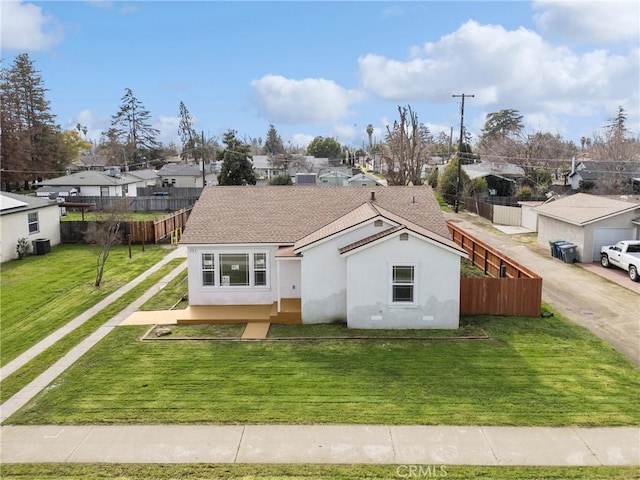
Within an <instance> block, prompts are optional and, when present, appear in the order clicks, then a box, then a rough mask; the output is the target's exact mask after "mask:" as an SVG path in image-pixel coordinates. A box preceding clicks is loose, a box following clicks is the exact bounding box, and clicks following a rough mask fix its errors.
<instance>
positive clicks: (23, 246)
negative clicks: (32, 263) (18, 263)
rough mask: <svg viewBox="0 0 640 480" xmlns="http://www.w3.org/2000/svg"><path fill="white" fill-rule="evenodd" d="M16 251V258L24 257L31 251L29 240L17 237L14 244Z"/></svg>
mask: <svg viewBox="0 0 640 480" xmlns="http://www.w3.org/2000/svg"><path fill="white" fill-rule="evenodd" d="M16 253H17V254H18V260H22V259H23V258H24V257H26V256H27V255H29V254H30V253H31V244H30V243H29V240H27V239H26V238H24V237H22V238H19V239H18V244H17V245H16Z"/></svg>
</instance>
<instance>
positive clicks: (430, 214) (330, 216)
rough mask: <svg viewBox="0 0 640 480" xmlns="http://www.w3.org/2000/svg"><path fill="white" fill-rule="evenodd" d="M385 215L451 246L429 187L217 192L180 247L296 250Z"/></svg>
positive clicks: (199, 210)
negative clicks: (310, 238)
mask: <svg viewBox="0 0 640 480" xmlns="http://www.w3.org/2000/svg"><path fill="white" fill-rule="evenodd" d="M372 195H373V198H372ZM371 207H374V208H371ZM380 209H383V210H384V212H385V213H384V214H383V216H385V217H387V218H388V217H394V218H395V219H394V218H390V219H391V220H393V221H396V223H402V224H405V225H407V226H408V228H409V229H411V227H410V226H409V225H410V224H413V225H416V226H417V227H419V228H421V229H425V230H427V231H429V232H431V233H432V234H434V235H437V236H438V237H441V238H442V239H443V240H447V241H450V240H449V239H450V238H451V237H450V235H449V232H448V230H447V226H446V223H445V219H444V215H443V214H442V212H441V211H440V207H439V206H438V203H437V202H436V199H435V197H434V195H433V191H432V190H431V188H430V187H428V186H420V187H382V188H381V187H372V188H367V187H350V188H347V187H341V186H326V187H323V188H318V187H317V186H238V187H235V186H215V187H214V186H212V187H206V188H205V189H204V190H203V192H202V194H201V195H200V198H199V199H198V201H197V203H196V205H195V206H194V209H193V211H192V213H191V216H190V217H189V220H188V222H187V225H186V227H185V231H184V234H183V236H182V240H181V242H180V243H181V244H183V245H206V244H252V243H267V244H278V245H293V244H295V243H296V242H297V241H299V240H301V239H304V238H305V237H307V236H310V235H312V234H314V232H317V233H316V234H314V237H315V236H318V237H319V238H322V237H323V236H326V235H331V234H333V233H335V232H337V231H340V228H342V227H344V226H345V225H347V224H349V222H351V223H353V222H356V224H357V222H358V221H364V220H362V219H365V218H372V217H370V216H371V215H374V211H375V210H377V211H378V213H376V215H378V214H380V213H381V212H382V211H383V210H380ZM341 219H342V221H343V223H344V225H342V224H341V223H340V222H341ZM398 220H401V221H398ZM334 222H336V223H334ZM332 223H333V225H331V224H332ZM346 228H348V227H346ZM321 229H323V230H322V231H321V232H320V230H321ZM451 243H452V242H451Z"/></svg>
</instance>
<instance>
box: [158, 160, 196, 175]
mask: <svg viewBox="0 0 640 480" xmlns="http://www.w3.org/2000/svg"><path fill="white" fill-rule="evenodd" d="M158 175H159V176H161V177H198V176H202V170H200V167H198V166H197V165H190V164H187V163H168V164H166V165H163V166H162V168H161V169H160V170H158Z"/></svg>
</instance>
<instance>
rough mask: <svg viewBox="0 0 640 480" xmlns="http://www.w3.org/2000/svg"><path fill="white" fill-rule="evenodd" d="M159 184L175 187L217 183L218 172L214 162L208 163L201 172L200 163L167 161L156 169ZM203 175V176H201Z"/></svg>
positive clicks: (199, 186)
mask: <svg viewBox="0 0 640 480" xmlns="http://www.w3.org/2000/svg"><path fill="white" fill-rule="evenodd" d="M158 176H159V177H160V185H161V186H163V187H176V188H202V185H203V183H206V185H217V183H218V174H217V173H216V172H215V164H213V163H210V164H208V165H207V166H206V167H205V172H204V175H203V174H202V165H201V164H200V165H193V164H188V163H167V164H165V165H163V166H162V168H161V169H160V170H158ZM203 177H204V178H203Z"/></svg>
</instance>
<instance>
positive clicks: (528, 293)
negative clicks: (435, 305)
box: [447, 222, 542, 317]
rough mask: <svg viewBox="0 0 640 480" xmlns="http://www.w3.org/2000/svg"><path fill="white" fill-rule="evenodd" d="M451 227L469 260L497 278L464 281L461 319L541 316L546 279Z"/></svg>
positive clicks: (461, 285)
mask: <svg viewBox="0 0 640 480" xmlns="http://www.w3.org/2000/svg"><path fill="white" fill-rule="evenodd" d="M447 227H448V228H449V233H451V235H452V237H453V241H454V242H455V243H457V244H458V245H460V246H461V247H462V248H463V249H464V250H465V252H467V254H468V255H469V260H470V261H471V262H473V264H474V265H475V266H476V267H478V268H480V269H482V270H483V271H484V272H485V273H486V274H487V275H490V276H491V277H493V278H461V279H460V315H509V316H521V317H537V316H540V313H541V305H542V277H540V276H539V275H536V274H535V273H534V272H532V271H531V270H529V269H528V268H526V267H525V266H523V265H520V264H519V263H518V262H516V261H515V260H513V259H511V258H509V257H507V256H506V255H504V254H503V253H501V252H499V251H498V250H496V249H495V248H493V247H491V246H489V245H487V244H486V243H484V242H482V241H481V240H478V239H477V238H475V237H473V236H472V235H469V234H468V233H467V232H465V231H464V230H462V229H461V228H460V227H458V226H456V225H455V224H454V223H452V222H447Z"/></svg>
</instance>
